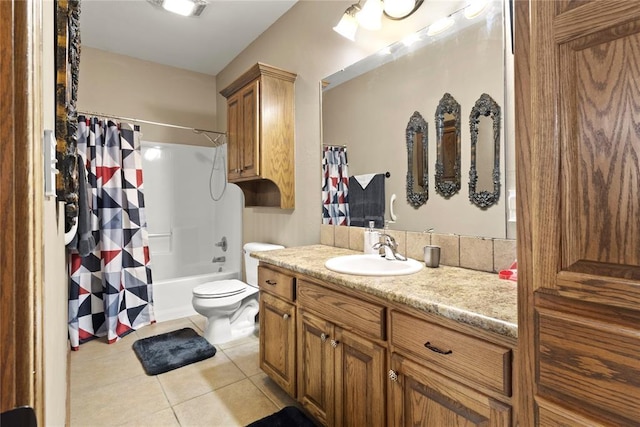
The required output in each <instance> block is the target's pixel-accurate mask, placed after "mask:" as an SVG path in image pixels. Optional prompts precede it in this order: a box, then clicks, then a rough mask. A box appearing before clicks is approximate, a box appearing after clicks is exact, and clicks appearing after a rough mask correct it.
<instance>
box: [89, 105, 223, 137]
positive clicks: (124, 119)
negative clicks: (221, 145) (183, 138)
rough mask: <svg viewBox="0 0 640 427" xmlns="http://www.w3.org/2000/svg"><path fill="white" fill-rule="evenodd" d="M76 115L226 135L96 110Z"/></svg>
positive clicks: (220, 133) (214, 131) (219, 133)
mask: <svg viewBox="0 0 640 427" xmlns="http://www.w3.org/2000/svg"><path fill="white" fill-rule="evenodd" d="M78 115H85V116H97V117H104V118H109V119H115V120H123V121H126V122H138V123H146V124H149V125H156V126H165V127H169V128H175V129H185V130H190V131H192V132H195V133H202V132H207V133H215V134H218V135H226V132H220V131H217V130H208V129H198V128H192V127H188V126H180V125H173V124H170V123H162V122H153V121H151V120H143V119H134V118H132V117H122V116H116V115H113V114H103V113H96V112H93V111H78Z"/></svg>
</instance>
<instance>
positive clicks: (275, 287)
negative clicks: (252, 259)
mask: <svg viewBox="0 0 640 427" xmlns="http://www.w3.org/2000/svg"><path fill="white" fill-rule="evenodd" d="M258 284H259V286H260V290H263V291H265V292H269V293H272V294H274V295H278V296H279V297H281V298H284V299H286V300H288V301H294V300H295V299H296V291H295V286H294V285H295V279H294V278H293V277H292V276H289V275H288V274H284V273H280V272H279V271H275V270H271V269H270V268H268V267H265V266H262V265H260V266H258Z"/></svg>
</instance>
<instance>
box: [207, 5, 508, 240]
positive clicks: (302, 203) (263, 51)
mask: <svg viewBox="0 0 640 427" xmlns="http://www.w3.org/2000/svg"><path fill="white" fill-rule="evenodd" d="M351 3H352V2H351V1H305V0H303V1H299V2H298V3H297V4H296V5H295V6H294V7H292V8H291V9H290V10H289V12H287V13H286V14H285V15H284V16H283V17H282V18H281V19H280V20H278V21H277V22H276V23H275V24H274V25H272V26H271V27H270V28H269V29H268V30H267V31H265V32H264V33H263V34H262V35H261V36H260V37H259V38H258V39H257V40H255V41H254V42H253V43H252V44H251V45H250V46H249V47H248V48H247V49H245V50H244V51H243V52H242V53H241V54H240V55H238V56H237V57H236V58H235V59H234V60H233V61H232V62H231V63H230V64H229V65H228V66H227V67H226V68H225V69H224V70H223V71H222V72H220V73H219V74H218V76H217V83H218V87H221V88H222V87H225V86H226V85H228V84H229V83H230V82H232V81H233V80H234V79H235V78H236V77H237V76H239V75H240V74H241V73H242V72H244V71H245V70H246V69H248V68H249V67H250V66H251V65H253V64H254V63H255V62H257V61H261V62H265V63H267V64H270V65H274V66H276V67H280V68H284V69H286V70H289V71H292V72H295V73H297V74H298V79H297V81H296V86H295V90H296V104H295V106H296V129H295V131H296V209H295V210H294V211H280V210H278V209H271V208H247V209H245V210H244V217H243V220H244V237H243V240H244V241H251V240H258V241H268V242H275V243H280V244H284V245H286V246H294V245H304V244H311V243H317V242H319V240H320V223H321V216H320V215H321V203H320V174H321V170H320V163H321V153H320V147H321V126H320V90H319V82H320V80H321V79H322V78H324V77H326V76H328V75H330V74H333V73H335V72H336V71H338V70H340V69H341V68H344V67H346V66H348V65H350V64H352V63H354V62H355V61H357V60H359V59H362V58H364V57H365V56H368V55H369V54H371V53H373V52H376V51H377V50H379V49H380V48H382V47H384V46H387V45H388V44H390V43H391V42H394V41H396V40H399V39H400V38H401V37H399V35H400V34H402V33H404V34H408V33H410V32H412V31H417V30H418V29H421V28H423V27H425V26H427V25H429V24H430V23H431V22H433V20H435V19H437V18H438V17H440V16H446V13H445V14H441V13H438V12H434V8H441V9H442V8H447V7H448V8H449V12H453V11H454V10H455V9H456V8H457V7H459V6H460V5H462V4H463V2H455V1H450V2H433V3H432V5H431V7H429V8H427V7H425V6H423V7H422V8H421V9H420V10H418V11H417V12H416V13H415V14H414V15H413V16H411V17H410V18H408V19H406V20H404V21H401V22H394V21H390V20H387V19H383V28H382V30H381V31H378V32H367V31H361V30H359V33H358V35H357V39H356V42H355V43H354V42H351V41H349V40H347V39H344V38H343V37H341V36H339V35H338V34H336V33H335V32H334V31H332V27H333V26H334V25H335V24H336V23H337V20H338V19H339V18H340V16H341V14H342V13H343V12H344V10H345V9H346V8H347V7H348V6H349V5H350V4H351ZM425 4H426V3H425ZM218 112H219V114H218V127H219V128H226V110H225V100H224V98H223V97H222V96H218ZM430 167H431V166H430ZM461 192H462V194H463V195H464V194H465V189H464V188H463V189H462V190H461ZM503 194H504V193H503ZM398 196H399V201H401V200H403V199H404V197H402V195H401V194H399V195H398ZM501 200H502V198H501ZM501 203H502V201H501ZM503 224H504V222H503ZM503 226H504V225H503ZM502 236H504V233H503V234H502Z"/></svg>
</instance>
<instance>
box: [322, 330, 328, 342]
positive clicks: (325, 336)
mask: <svg viewBox="0 0 640 427" xmlns="http://www.w3.org/2000/svg"><path fill="white" fill-rule="evenodd" d="M327 338H329V335H327V334H325V333H324V332H323V333H321V334H320V341H322V342H326V341H327Z"/></svg>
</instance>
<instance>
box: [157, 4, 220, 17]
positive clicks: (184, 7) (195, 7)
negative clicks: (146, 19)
mask: <svg viewBox="0 0 640 427" xmlns="http://www.w3.org/2000/svg"><path fill="white" fill-rule="evenodd" d="M147 1H148V2H149V3H151V4H152V5H154V6H156V7H161V8H163V9H164V10H166V11H169V12H173V13H176V14H178V15H182V16H200V14H201V13H202V12H203V11H204V8H205V7H207V4H208V3H207V2H206V1H205V0H147Z"/></svg>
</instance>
